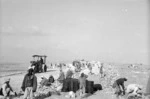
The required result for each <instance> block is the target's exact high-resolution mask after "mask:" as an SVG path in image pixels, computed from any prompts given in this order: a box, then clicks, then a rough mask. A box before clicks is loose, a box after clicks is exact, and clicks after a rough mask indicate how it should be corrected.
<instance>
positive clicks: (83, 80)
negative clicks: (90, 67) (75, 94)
mask: <svg viewBox="0 0 150 99" xmlns="http://www.w3.org/2000/svg"><path fill="white" fill-rule="evenodd" d="M86 78H87V77H86V75H85V74H84V73H82V74H81V76H80V77H79V88H80V96H83V95H84V94H85V88H86Z"/></svg>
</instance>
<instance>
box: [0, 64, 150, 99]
mask: <svg viewBox="0 0 150 99" xmlns="http://www.w3.org/2000/svg"><path fill="white" fill-rule="evenodd" d="M115 68H116V69H118V70H119V73H120V75H121V77H126V78H128V81H127V82H126V83H125V86H127V85H128V84H131V83H136V84H140V85H142V86H143V88H144V89H145V87H146V84H147V80H148V75H149V69H148V68H146V67H144V66H142V67H140V68H138V69H131V68H128V67H127V66H124V65H122V66H121V65H119V66H117V65H116V67H115ZM24 75H25V73H23V74H17V75H12V76H7V78H11V81H10V84H11V85H12V86H13V89H14V90H15V91H16V92H19V91H20V90H21V89H20V87H21V84H22V81H23V78H24ZM49 75H53V76H54V78H55V79H57V77H58V75H59V70H58V69H56V70H48V72H46V73H39V74H36V76H37V79H38V82H39V81H40V77H41V76H45V77H47V78H48V77H49ZM4 78H5V77H1V78H0V85H1V84H2V83H3V79H4ZM88 79H89V80H93V81H94V83H100V80H99V77H98V76H94V75H92V76H89V78H88ZM100 98H101V99H116V98H115V96H114V95H113V91H107V89H104V90H102V91H97V92H95V93H94V94H92V95H89V96H88V97H86V99H100ZM46 99H68V98H66V97H65V96H64V95H60V96H58V95H52V96H50V97H47V98H46ZM76 99H80V98H79V97H77V98H76ZM123 99H124V98H123Z"/></svg>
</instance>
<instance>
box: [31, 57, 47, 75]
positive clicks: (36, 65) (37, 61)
mask: <svg viewBox="0 0 150 99" xmlns="http://www.w3.org/2000/svg"><path fill="white" fill-rule="evenodd" d="M32 57H33V61H30V63H31V67H33V70H34V73H41V72H46V71H47V65H46V58H47V56H46V55H33V56H32Z"/></svg>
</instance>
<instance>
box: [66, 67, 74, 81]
mask: <svg viewBox="0 0 150 99" xmlns="http://www.w3.org/2000/svg"><path fill="white" fill-rule="evenodd" d="M72 76H73V71H72V70H71V69H70V68H69V70H68V71H67V73H66V79H67V78H72Z"/></svg>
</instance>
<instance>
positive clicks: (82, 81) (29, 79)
mask: <svg viewBox="0 0 150 99" xmlns="http://www.w3.org/2000/svg"><path fill="white" fill-rule="evenodd" d="M100 74H103V73H102V70H101V72H100ZM72 76H73V72H72V71H71V70H68V71H67V73H66V75H65V74H64V72H63V70H62V69H60V74H59V77H58V79H57V81H58V82H59V83H63V81H64V80H65V79H66V78H72ZM87 77H88V76H87V75H85V74H84V73H81V75H80V77H79V79H78V81H79V92H80V96H84V95H85V87H86V79H87ZM101 77H103V75H101ZM41 78H42V79H44V80H43V82H41V83H40V84H41V85H51V83H53V82H54V77H53V76H52V75H50V77H49V79H46V78H44V77H41ZM125 81H127V78H119V79H117V80H116V81H115V82H114V84H113V86H112V87H113V88H114V89H115V94H116V96H117V98H119V96H121V95H125V94H126V92H127V93H130V92H133V93H136V92H137V91H138V90H141V89H142V88H141V87H140V86H137V85H136V84H134V85H133V84H132V85H130V86H127V88H125V86H124V82H125ZM45 82H46V83H45ZM9 83H10V79H5V80H4V83H3V85H2V87H1V88H0V95H1V96H2V97H4V99H7V98H8V99H9V97H10V93H12V94H13V95H16V96H17V93H16V92H15V91H14V90H13V89H12V87H11V85H10V84H9ZM21 89H22V91H24V98H23V99H28V98H31V99H33V97H34V92H36V90H37V77H36V76H35V74H34V71H33V68H29V69H28V73H27V74H26V75H25V76H24V79H23V82H22V86H21ZM144 95H146V96H148V95H150V77H149V80H148V83H147V88H146V93H145V94H144ZM148 99H150V98H148Z"/></svg>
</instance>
